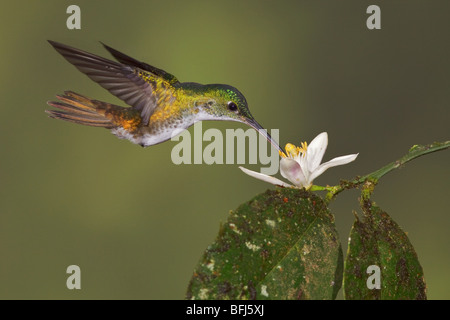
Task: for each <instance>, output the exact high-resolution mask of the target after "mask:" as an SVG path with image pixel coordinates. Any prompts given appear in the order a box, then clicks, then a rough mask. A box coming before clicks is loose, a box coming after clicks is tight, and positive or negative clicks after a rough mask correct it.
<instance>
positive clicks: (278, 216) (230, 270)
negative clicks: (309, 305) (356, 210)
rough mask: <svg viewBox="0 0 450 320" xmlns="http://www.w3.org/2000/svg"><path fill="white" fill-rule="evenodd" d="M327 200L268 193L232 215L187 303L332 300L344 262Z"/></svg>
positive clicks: (196, 275) (207, 253)
mask: <svg viewBox="0 0 450 320" xmlns="http://www.w3.org/2000/svg"><path fill="white" fill-rule="evenodd" d="M338 239H339V237H338V235H337V232H336V229H335V225H334V217H333V215H332V214H331V213H330V212H329V210H328V208H327V207H326V205H325V203H324V202H323V200H322V199H321V198H320V197H318V196H316V195H314V194H312V193H309V192H305V191H301V190H293V189H280V190H268V191H266V192H265V193H263V194H260V195H258V196H257V197H255V198H254V199H252V200H251V201H249V202H247V203H245V204H243V205H241V206H240V207H239V208H238V209H237V210H235V211H233V212H230V216H229V218H228V221H227V222H226V223H225V224H224V225H222V226H221V228H220V231H219V235H218V237H217V240H216V241H215V242H214V243H213V244H211V245H210V246H209V247H208V249H207V250H206V251H205V253H204V255H203V257H202V259H201V260H200V262H199V264H198V265H197V267H196V269H195V271H194V275H193V277H192V279H191V281H190V283H189V287H188V292H187V298H188V299H334V298H335V297H336V294H337V292H338V290H339V289H340V286H341V282H342V272H343V259H342V249H341V245H340V243H339V240H338Z"/></svg>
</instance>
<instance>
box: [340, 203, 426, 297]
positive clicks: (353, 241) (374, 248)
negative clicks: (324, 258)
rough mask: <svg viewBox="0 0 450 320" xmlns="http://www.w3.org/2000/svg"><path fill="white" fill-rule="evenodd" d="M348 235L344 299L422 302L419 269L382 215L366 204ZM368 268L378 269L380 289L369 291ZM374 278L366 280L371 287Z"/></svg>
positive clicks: (400, 233) (399, 234) (401, 235)
mask: <svg viewBox="0 0 450 320" xmlns="http://www.w3.org/2000/svg"><path fill="white" fill-rule="evenodd" d="M362 209H363V213H364V221H362V220H360V219H358V217H356V220H355V222H354V223H353V227H352V230H351V232H350V239H349V245H348V252H347V258H346V260H345V270H344V295H345V299H347V300H354V299H358V300H361V299H364V300H366V299H377V300H379V299H383V300H384V299H418V300H424V299H426V285H425V280H424V275H423V270H422V267H421V265H420V263H419V260H418V258H417V254H416V252H415V251H414V248H413V246H412V245H411V243H410V241H409V239H408V237H407V236H406V234H405V233H404V232H403V230H402V229H401V228H400V227H399V226H398V224H397V223H396V222H395V221H394V220H392V219H391V218H390V217H389V215H388V214H387V213H386V212H383V211H382V210H381V209H380V208H378V207H377V206H376V205H375V204H374V203H372V202H371V201H370V200H366V201H364V202H363V205H362ZM371 265H375V266H378V267H379V268H380V269H379V270H380V273H381V276H380V278H379V279H380V289H376V288H374V289H369V288H368V285H367V282H368V278H369V277H372V275H373V276H375V273H374V272H373V271H371V272H369V273H367V272H368V271H367V268H368V267H369V266H371ZM373 281H374V278H373V277H372V278H371V279H369V283H370V284H373V283H374V282H373Z"/></svg>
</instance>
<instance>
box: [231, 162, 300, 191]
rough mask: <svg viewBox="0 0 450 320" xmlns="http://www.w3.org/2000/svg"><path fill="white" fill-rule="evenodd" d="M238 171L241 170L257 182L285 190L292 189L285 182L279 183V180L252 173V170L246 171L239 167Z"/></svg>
mask: <svg viewBox="0 0 450 320" xmlns="http://www.w3.org/2000/svg"><path fill="white" fill-rule="evenodd" d="M239 169H241V170H242V171H243V172H244V173H246V174H248V175H249V176H251V177H253V178H256V179H259V180H262V181H265V182H268V183H271V184H274V185H276V186H281V187H286V188H292V187H293V186H291V185H290V184H288V183H286V182H283V181H281V180H279V179H277V178H274V177H272V176H268V175H267V174H263V173H259V172H256V171H252V170H249V169H246V168H244V167H239Z"/></svg>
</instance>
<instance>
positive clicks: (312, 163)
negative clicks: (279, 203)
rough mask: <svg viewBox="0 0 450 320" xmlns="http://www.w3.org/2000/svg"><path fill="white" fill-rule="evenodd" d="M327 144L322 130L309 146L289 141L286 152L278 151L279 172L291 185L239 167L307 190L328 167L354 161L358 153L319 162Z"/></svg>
mask: <svg viewBox="0 0 450 320" xmlns="http://www.w3.org/2000/svg"><path fill="white" fill-rule="evenodd" d="M327 146H328V134H327V133H326V132H322V133H321V134H319V135H318V136H317V137H315V138H314V140H313V141H311V143H310V145H309V146H308V145H307V143H306V142H303V143H302V144H301V147H296V146H294V145H293V144H290V143H288V144H287V145H286V154H285V153H283V152H280V155H281V157H282V159H281V161H280V172H281V175H282V176H283V177H284V178H286V179H288V180H289V181H290V182H291V183H292V184H293V185H290V184H288V183H285V182H283V181H281V180H279V179H277V178H274V177H272V176H268V175H266V174H262V173H259V172H255V171H251V170H248V169H246V168H243V167H239V168H240V169H241V170H242V171H244V172H245V173H246V174H248V175H249V176H252V177H254V178H256V179H259V180H263V181H266V182H269V183H272V184H274V185H277V186H282V187H290V188H306V189H307V190H308V189H309V188H311V186H312V183H313V180H314V179H315V178H317V177H318V176H320V175H321V174H322V173H324V172H325V171H326V170H327V169H328V168H331V167H335V166H341V165H343V164H347V163H349V162H352V161H354V160H355V159H356V157H357V156H358V154H350V155H347V156H342V157H337V158H334V159H332V160H330V161H328V162H325V163H322V164H320V162H321V161H322V158H323V155H324V154H325V151H326V150H327Z"/></svg>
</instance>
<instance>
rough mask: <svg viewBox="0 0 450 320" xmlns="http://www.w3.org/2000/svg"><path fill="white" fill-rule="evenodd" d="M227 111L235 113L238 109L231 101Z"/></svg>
mask: <svg viewBox="0 0 450 320" xmlns="http://www.w3.org/2000/svg"><path fill="white" fill-rule="evenodd" d="M228 110H230V111H233V112H236V111H238V107H237V105H236V103H234V102H233V101H230V102H228Z"/></svg>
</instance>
